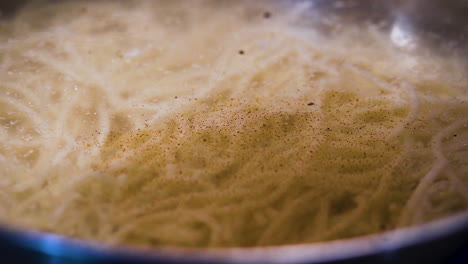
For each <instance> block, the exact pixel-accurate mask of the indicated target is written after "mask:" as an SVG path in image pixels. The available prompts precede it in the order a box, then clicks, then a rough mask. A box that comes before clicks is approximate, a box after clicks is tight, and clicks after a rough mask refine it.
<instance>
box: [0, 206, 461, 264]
mask: <svg viewBox="0 0 468 264" xmlns="http://www.w3.org/2000/svg"><path fill="white" fill-rule="evenodd" d="M356 224H359V223H356ZM467 229H468V211H465V212H463V213H459V214H456V215H453V216H450V217H446V218H443V219H440V220H436V221H433V222H430V223H427V224H423V225H419V226H415V227H409V228H401V229H397V230H394V231H388V232H384V233H379V234H373V235H368V236H362V237H357V238H351V239H343V240H336V241H330V242H318V243H312V244H300V245H285V246H270V247H257V248H226V249H224V248H222V249H177V248H164V249H138V248H132V247H111V246H103V245H101V244H97V243H92V242H88V241H82V240H78V239H73V238H68V237H64V236H61V235H56V234H51V233H45V232H37V231H30V230H21V229H16V228H11V227H7V226H0V238H3V239H4V240H5V241H8V242H10V243H13V244H15V245H17V246H21V247H25V248H28V249H32V250H34V251H38V252H42V253H45V254H48V255H51V256H58V257H66V258H70V259H79V260H86V259H108V258H113V259H116V258H118V259H134V260H140V261H151V260H154V261H156V260H161V259H164V260H168V261H170V260H174V261H177V262H178V263H183V262H184V261H186V262H196V261H200V262H203V263H220V262H222V263H302V262H305V261H307V262H328V261H338V260H343V259H351V258H355V257H362V256H369V255H374V254H380V255H382V256H388V257H389V258H392V255H394V254H397V252H398V250H399V249H401V248H405V247H408V246H412V245H417V244H420V243H427V242H430V241H434V240H437V239H440V238H443V237H445V236H449V235H451V234H455V233H456V232H460V231H463V230H467Z"/></svg>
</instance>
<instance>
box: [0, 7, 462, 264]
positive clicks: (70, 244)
mask: <svg viewBox="0 0 468 264" xmlns="http://www.w3.org/2000/svg"><path fill="white" fill-rule="evenodd" d="M22 2H24V1H0V10H1V11H2V12H1V13H2V14H3V16H11V15H14V12H15V10H16V9H17V8H19V7H20V5H21V4H22ZM290 2H293V1H280V4H284V5H287V4H289V3H290ZM296 2H306V3H309V4H310V14H311V16H317V17H318V18H319V19H316V21H314V23H313V24H311V26H315V27H317V28H323V29H324V30H327V28H328V27H329V25H328V24H327V23H328V22H327V21H328V20H326V19H322V18H324V17H333V18H335V19H337V20H338V21H340V23H343V24H347V23H353V24H359V23H375V24H378V25H380V26H381V28H382V30H383V31H385V32H386V33H388V34H389V36H390V40H391V41H392V42H393V43H394V45H396V46H400V47H402V48H405V47H408V46H411V48H413V49H418V48H420V47H429V48H431V49H432V50H433V51H434V52H440V53H442V54H444V53H450V54H457V55H458V56H461V57H463V58H466V59H467V61H468V49H467V47H468V15H467V14H468V1H466V0H450V1H444V0H394V1H390V0H379V1H377V0H308V1H307V0H298V1H296ZM467 241H468V212H466V213H463V214H460V215H456V216H453V217H449V218H446V219H442V220H439V221H435V222H432V223H429V224H426V225H422V226H417V227H413V228H408V229H400V230H396V231H391V232H386V233H382V234H376V235H371V236H366V237H359V238H354V239H347V240H339V241H333V242H324V243H315V244H307V245H291V246H280V247H265V248H254V249H218V250H216V249H213V250H176V249H174V250H158V249H155V250H150V251H148V250H146V251H143V250H136V249H130V248H121V247H119V248H109V247H104V246H102V245H96V244H91V243H87V242H83V241H77V240H73V239H68V238H65V237H62V236H58V235H54V234H47V233H40V232H32V231H24V230H15V229H11V228H8V227H2V226H0V254H2V255H4V256H6V257H9V258H11V259H12V260H18V261H16V262H17V263H20V262H28V263H32V262H36V263H130V262H131V263H438V262H439V261H440V260H442V259H444V258H445V257H446V256H448V255H449V254H451V252H453V251H454V250H455V249H456V248H457V247H458V246H460V245H462V244H463V243H466V242H467Z"/></svg>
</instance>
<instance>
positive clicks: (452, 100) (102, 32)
mask: <svg viewBox="0 0 468 264" xmlns="http://www.w3.org/2000/svg"><path fill="white" fill-rule="evenodd" d="M241 2H242V1H241ZM309 8H310V6H308V5H307V3H298V4H295V5H292V6H291V7H289V8H286V9H284V8H283V9H280V8H279V7H278V6H277V5H276V4H275V3H272V2H257V1H255V3H250V2H249V3H247V2H242V4H241V3H238V2H235V1H231V2H229V1H228V2H224V1H214V2H213V1H59V2H57V1H52V2H49V1H33V2H32V3H30V4H29V5H28V6H26V7H25V8H24V9H23V10H21V11H20V12H19V14H17V15H16V16H15V17H13V18H11V19H9V20H4V21H1V22H0V25H1V27H2V28H3V29H5V30H3V31H0V39H1V40H2V43H0V66H1V68H2V71H0V176H1V178H0V221H1V222H2V223H5V224H7V225H15V226H19V227H23V228H32V229H35V230H41V231H47V232H53V233H58V234H62V235H66V236H71V237H76V238H80V239H88V240H94V241H98V242H102V243H106V244H109V245H122V244H125V245H134V246H143V247H151V246H161V247H164V246H177V247H255V246H268V245H284V244H295V243H311V242H317V241H328V240H334V239H343V238H349V237H355V236H361V235H367V234H372V233H377V232H382V231H385V230H390V229H395V228H399V227H403V226H412V225H416V224H420V223H424V222H428V221H432V220H434V219H437V218H440V217H445V216H448V215H452V214H455V213H459V212H464V211H466V210H467V208H468V199H467V198H468V197H467V195H466V193H467V192H466V190H468V178H467V175H468V171H467V168H468V166H467V163H466V162H467V161H466V158H465V157H466V151H467V150H468V149H467V148H466V142H467V141H466V140H467V139H468V134H467V125H468V120H467V119H466V118H465V116H466V113H468V112H467V111H468V108H467V104H466V100H467V96H466V77H464V76H466V74H465V71H464V69H463V66H462V64H461V62H459V61H457V60H448V59H445V60H444V59H441V58H439V57H437V56H436V55H428V54H426V53H424V52H423V51H422V52H421V54H410V53H405V52H404V51H402V50H398V49H397V48H395V47H392V46H391V45H390V44H388V41H386V40H385V38H386V36H385V35H384V34H382V33H379V32H378V31H377V30H376V29H375V28H373V27H372V26H369V27H368V28H365V29H361V30H358V32H356V31H355V30H354V29H353V28H351V27H350V28H349V29H348V30H343V31H340V32H339V34H337V35H333V34H329V35H328V36H325V35H324V34H321V33H319V32H318V31H316V30H314V29H311V28H309V27H304V26H301V25H300V24H301V23H298V21H297V20H298V19H297V18H298V17H301V18H302V17H303V16H305V15H306V11H307V10H308V9H309ZM264 10H267V11H268V12H269V15H268V16H264V15H262V14H263V12H265V11H264ZM272 14H273V15H272ZM299 22H301V21H299ZM4 40H5V41H4ZM360 41H362V42H360ZM350 43H351V44H350ZM359 43H366V44H365V45H364V44H362V45H361V44H359ZM368 43H373V44H368ZM364 46H365V47H364ZM377 58H378V59H377ZM408 58H411V59H412V60H414V63H413V64H411V65H412V66H411V67H408V66H407V64H405V63H402V62H401V61H403V60H408ZM446 68H447V69H452V70H450V71H445V70H444V69H446ZM428 69H431V70H428ZM464 85H465V86H464ZM461 146H463V147H461ZM447 197H448V198H447Z"/></svg>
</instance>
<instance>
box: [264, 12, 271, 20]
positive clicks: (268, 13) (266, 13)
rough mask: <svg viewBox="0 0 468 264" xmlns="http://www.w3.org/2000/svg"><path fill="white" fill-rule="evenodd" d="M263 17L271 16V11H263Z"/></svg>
mask: <svg viewBox="0 0 468 264" xmlns="http://www.w3.org/2000/svg"><path fill="white" fill-rule="evenodd" d="M263 17H264V18H266V19H268V18H270V17H271V13H270V12H265V13H263Z"/></svg>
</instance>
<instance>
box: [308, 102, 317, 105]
mask: <svg viewBox="0 0 468 264" xmlns="http://www.w3.org/2000/svg"><path fill="white" fill-rule="evenodd" d="M307 105H315V104H314V103H312V102H310V103H308V104H307Z"/></svg>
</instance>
